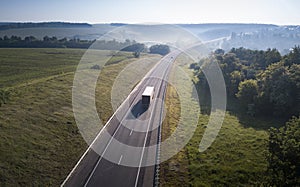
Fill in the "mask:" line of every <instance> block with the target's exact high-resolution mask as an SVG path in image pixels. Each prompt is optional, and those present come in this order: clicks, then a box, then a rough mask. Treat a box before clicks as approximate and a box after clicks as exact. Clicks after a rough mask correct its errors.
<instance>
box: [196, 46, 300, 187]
mask: <svg viewBox="0 0 300 187" xmlns="http://www.w3.org/2000/svg"><path fill="white" fill-rule="evenodd" d="M212 62H217V63H218V64H219V66H220V68H221V70H222V72H223V76H224V80H225V83H226V90H227V97H228V99H229V100H233V101H236V102H237V104H238V105H239V108H240V111H242V112H243V113H244V115H250V116H255V117H272V118H274V117H275V118H281V119H284V120H286V121H288V119H290V120H289V121H288V122H287V123H286V124H285V125H284V126H283V127H281V128H274V127H271V128H270V129H269V132H270V136H269V153H268V155H267V156H266V159H267V160H268V162H269V176H267V178H268V181H267V185H271V186H274V185H275V186H298V185H300V180H299V179H300V160H299V158H300V157H299V155H300V118H299V114H300V47H299V46H295V47H294V48H293V49H292V50H291V51H290V52H289V53H288V54H287V55H284V56H281V55H280V53H279V52H278V50H276V49H268V50H266V51H262V50H250V49H245V48H238V49H236V48H232V49H231V50H230V51H229V52H227V53H225V51H224V50H222V49H218V50H216V51H214V52H213V53H212V54H211V55H210V56H209V57H208V58H205V59H201V60H200V62H199V63H194V64H191V65H190V68H191V69H194V73H195V76H196V77H197V80H198V81H197V83H196V84H197V86H198V88H199V90H202V91H203V90H204V92H208V93H209V85H208V83H207V80H206V78H205V76H204V74H203V72H202V70H203V69H205V70H208V71H209V68H210V65H211V64H212Z"/></svg>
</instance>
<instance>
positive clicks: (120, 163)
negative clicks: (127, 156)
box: [118, 155, 123, 165]
mask: <svg viewBox="0 0 300 187" xmlns="http://www.w3.org/2000/svg"><path fill="white" fill-rule="evenodd" d="M122 158H123V155H121V157H120V160H119V162H118V165H120V164H121V161H122Z"/></svg>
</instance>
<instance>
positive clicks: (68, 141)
mask: <svg viewBox="0 0 300 187" xmlns="http://www.w3.org/2000/svg"><path fill="white" fill-rule="evenodd" d="M83 53H84V51H83V50H73V49H1V50H0V67H1V68H0V71H1V73H0V82H1V87H2V86H5V87H8V86H9V87H10V90H11V91H12V96H11V98H10V101H9V102H8V103H7V104H4V105H2V106H1V107H0V129H1V130H0V139H1V141H0V150H1V154H0V168H1V169H0V186H58V185H59V184H61V182H62V181H63V180H64V178H65V177H66V176H67V174H68V173H69V172H70V170H71V169H72V167H73V166H74V165H75V164H76V162H77V161H78V159H79V157H80V156H81V155H82V154H83V152H84V151H85V149H86V148H87V144H86V143H85V141H84V140H83V138H82V137H81V135H80V133H79V131H78V128H77V126H76V123H75V120H74V116H73V111H72V100H71V99H72V85H73V77H74V70H75V68H76V66H77V64H78V63H79V60H80V58H81V55H82V54H83ZM131 56H132V55H131V54H129V53H121V54H119V55H118V57H115V58H113V59H111V61H110V64H111V65H107V66H105V67H104V68H103V70H102V72H101V74H100V76H99V80H101V81H98V84H97V90H96V92H97V93H99V90H102V91H103V90H104V91H103V92H101V93H102V95H98V96H97V97H96V102H97V109H98V111H99V113H100V117H101V119H103V121H106V119H107V118H108V117H109V116H110V115H111V113H112V109H111V104H110V90H111V86H112V85H113V82H114V79H115V78H116V77H117V76H118V74H119V73H120V72H121V71H122V69H123V68H124V67H126V66H127V65H128V64H131V63H132V62H133V61H135V60H136V59H134V58H132V57H131ZM147 57H149V58H150V57H151V56H147ZM154 57H155V58H157V57H156V56H154ZM141 58H143V57H141ZM114 61H116V63H114ZM149 65H151V64H149ZM152 65H153V64H152ZM91 66H92V64H91ZM150 67H151V66H149V67H148V68H150Z"/></svg>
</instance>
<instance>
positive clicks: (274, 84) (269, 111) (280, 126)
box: [160, 47, 300, 186]
mask: <svg viewBox="0 0 300 187" xmlns="http://www.w3.org/2000/svg"><path fill="white" fill-rule="evenodd" d="M177 60H181V59H177ZM211 60H216V61H217V62H218V63H219V64H220V67H221V69H222V71H223V73H224V78H225V82H226V86H227V92H228V100H227V101H228V104H227V112H226V116H225V120H224V122H223V125H222V128H221V130H220V132H219V134H218V136H217V138H216V140H215V141H214V143H213V144H212V145H211V147H210V148H209V149H208V150H206V151H205V152H202V153H200V152H199V151H198V148H199V143H200V141H201V139H202V136H203V133H204V131H205V129H206V125H207V122H208V120H209V113H210V93H209V88H208V85H207V82H206V79H205V76H204V75H203V74H202V72H201V69H200V66H201V68H209V62H210V61H211ZM299 64H300V59H299V47H295V48H294V49H293V51H291V52H290V54H288V55H286V56H281V55H280V54H279V53H278V51H277V50H276V49H272V50H271V49H270V50H267V51H255V50H248V49H244V48H239V49H232V50H231V51H230V52H228V53H225V52H224V51H223V50H217V51H215V52H214V53H213V54H211V56H210V57H209V58H207V59H202V60H200V62H199V63H192V64H189V65H185V66H184V69H185V70H186V71H187V72H191V73H192V75H191V77H193V79H194V82H195V85H196V87H197V91H198V95H199V100H200V104H201V114H200V116H199V121H198V127H197V129H196V131H195V133H194V135H193V137H192V139H191V140H190V141H189V143H188V144H187V145H186V146H185V148H184V149H183V150H181V151H180V152H179V153H178V154H177V155H175V156H174V157H173V158H172V159H170V160H168V161H166V162H164V163H162V164H161V168H162V169H161V178H160V183H161V184H162V186H264V185H265V186H270V185H272V186H298V185H299V176H300V174H299V168H300V165H299V163H300V162H299V159H298V157H299V156H298V155H299V153H300V150H299V142H300V139H299V138H300V135H299V132H298V131H299V118H297V117H291V116H293V115H296V116H298V115H299V113H300V110H299V108H297V107H298V106H299V104H300V103H299V98H298V97H299V96H298V94H299V93H300V91H299V85H298V84H299V74H300V71H299V69H298V68H299ZM191 69H192V71H191ZM282 86H283V88H284V89H281V87H282ZM174 92H175V93H174ZM174 96H176V91H175V90H174V89H173V88H172V87H170V86H169V87H168V92H167V100H166V105H167V108H169V107H170V108H171V107H172V108H173V107H175V105H174V103H178V102H180V101H179V100H178V99H179V98H177V97H174ZM180 99H181V98H180ZM263 101H264V102H263ZM286 101H288V102H286ZM297 114H298V115H297ZM179 117H180V116H179V112H178V111H177V110H175V109H171V110H168V113H167V115H166V119H165V122H164V125H165V127H163V129H162V135H163V137H164V136H169V134H168V133H170V132H169V131H170V129H171V130H174V129H175V128H176V124H177V123H176V122H174V119H178V118H179ZM172 118H173V119H172ZM289 118H292V119H291V121H289V122H287V123H286V124H285V122H286V121H287V120H288V119H289ZM165 138H166V137H165Z"/></svg>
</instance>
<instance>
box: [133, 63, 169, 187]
mask: <svg viewBox="0 0 300 187" xmlns="http://www.w3.org/2000/svg"><path fill="white" fill-rule="evenodd" d="M169 67H170V65H169V64H167V69H166V70H168V68H169ZM166 70H165V71H164V75H163V80H164V79H165V78H166V75H167V71H166ZM161 86H163V81H161V85H160V86H159V91H161ZM157 96H158V93H157ZM153 104H154V105H152V108H151V114H150V118H149V123H148V127H147V132H146V136H145V139H144V145H143V149H142V154H141V159H140V163H139V168H138V172H137V175H136V179H135V185H134V186H135V187H137V186H138V180H139V176H140V171H141V165H142V161H143V157H144V152H145V147H146V143H147V138H148V133H149V128H150V124H151V119H152V117H153V113H154V112H153V111H154V109H155V107H156V104H157V102H156V103H153Z"/></svg>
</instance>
